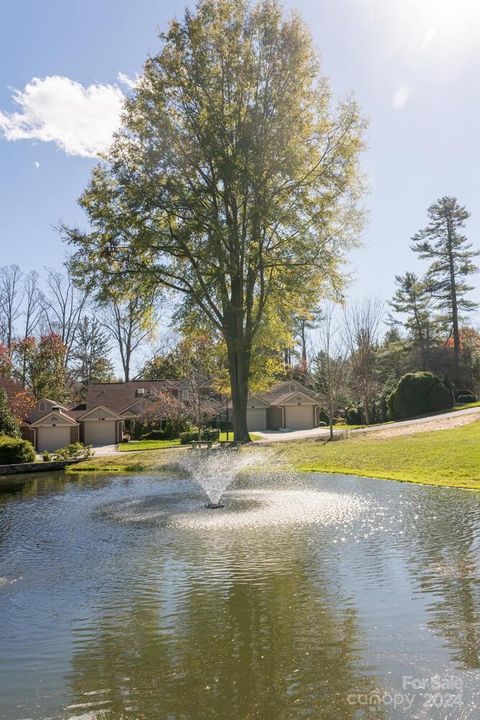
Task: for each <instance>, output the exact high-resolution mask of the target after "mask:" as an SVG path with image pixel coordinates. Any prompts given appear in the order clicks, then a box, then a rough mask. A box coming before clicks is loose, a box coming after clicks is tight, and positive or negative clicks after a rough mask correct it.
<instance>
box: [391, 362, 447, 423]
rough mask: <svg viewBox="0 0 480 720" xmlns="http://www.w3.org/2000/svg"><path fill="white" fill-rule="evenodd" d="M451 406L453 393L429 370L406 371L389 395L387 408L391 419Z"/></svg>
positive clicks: (422, 413) (399, 418)
mask: <svg viewBox="0 0 480 720" xmlns="http://www.w3.org/2000/svg"><path fill="white" fill-rule="evenodd" d="M452 407H453V395H452V392H451V390H450V388H449V387H447V385H446V384H445V382H444V381H443V380H441V379H440V378H439V377H437V376H436V375H433V374H432V373H429V372H416V373H407V374H406V375H404V376H403V377H402V378H401V379H400V380H399V382H398V384H397V387H396V388H395V390H394V391H393V392H392V393H391V394H390V395H389V398H388V410H389V417H390V419H391V420H402V419H405V418H411V417H416V416H417V415H426V414H427V413H430V412H436V411H437V410H448V409H450V408H452Z"/></svg>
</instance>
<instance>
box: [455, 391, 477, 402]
mask: <svg viewBox="0 0 480 720" xmlns="http://www.w3.org/2000/svg"><path fill="white" fill-rule="evenodd" d="M455 400H456V402H457V403H474V402H477V396H476V395H474V393H473V392H471V390H458V391H457V393H456V395H455Z"/></svg>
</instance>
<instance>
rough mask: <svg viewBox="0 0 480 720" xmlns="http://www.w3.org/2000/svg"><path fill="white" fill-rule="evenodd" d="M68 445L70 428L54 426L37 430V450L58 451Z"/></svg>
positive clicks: (67, 426)
mask: <svg viewBox="0 0 480 720" xmlns="http://www.w3.org/2000/svg"><path fill="white" fill-rule="evenodd" d="M67 445H70V426H69V425H56V426H50V427H39V428H38V429H37V450H38V451H39V452H42V451H43V450H49V451H52V450H59V449H60V448H64V447H66V446H67Z"/></svg>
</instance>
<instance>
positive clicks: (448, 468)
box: [67, 421, 480, 490]
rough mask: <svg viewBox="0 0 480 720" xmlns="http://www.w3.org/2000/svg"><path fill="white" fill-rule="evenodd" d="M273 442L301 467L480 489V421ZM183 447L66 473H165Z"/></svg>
mask: <svg viewBox="0 0 480 720" xmlns="http://www.w3.org/2000/svg"><path fill="white" fill-rule="evenodd" d="M160 442H162V441H160ZM164 442H165V441H164ZM132 445H133V443H132ZM274 447H275V451H276V452H278V453H280V454H284V455H285V459H286V460H288V461H289V462H290V463H291V464H292V465H293V466H294V467H296V468H297V469H298V470H303V471H316V472H332V473H346V474H354V475H366V476H369V477H376V478H384V479H391V480H402V481H406V482H414V483H424V484H430V485H444V486H453V487H463V488H471V489H476V490H480V421H476V422H473V423H470V424H469V425H464V426H463V427H459V428H454V429H452V430H437V431H435V432H422V433H418V434H416V435H407V436H402V437H395V438H393V437H391V438H386V439H383V440H382V439H380V438H374V437H371V436H369V435H368V434H357V433H353V434H352V435H351V436H350V438H349V439H345V440H337V441H334V442H327V443H324V442H319V441H315V440H303V441H290V442H281V443H275V445H274ZM253 450H254V449H253V448H252V451H253ZM182 452H190V450H189V448H188V447H186V446H184V447H179V446H178V445H177V446H175V447H170V448H168V447H166V446H165V445H163V447H161V448H158V447H157V448H155V449H147V450H143V451H141V452H125V453H122V454H121V455H106V456H103V457H99V458H95V457H93V458H89V459H88V460H85V461H84V462H81V463H78V464H75V465H71V466H70V467H69V468H68V469H67V472H68V473H79V472H80V473H81V472H108V473H126V472H161V471H166V470H169V469H170V468H172V467H173V466H174V465H175V461H176V459H177V458H178V456H179V453H182ZM242 452H244V451H243V450H242Z"/></svg>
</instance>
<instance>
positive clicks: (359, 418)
mask: <svg viewBox="0 0 480 720" xmlns="http://www.w3.org/2000/svg"><path fill="white" fill-rule="evenodd" d="M345 422H346V424H347V425H363V409H362V408H361V407H349V408H347V409H346V411H345Z"/></svg>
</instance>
